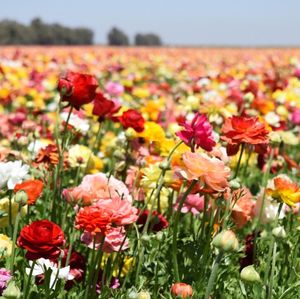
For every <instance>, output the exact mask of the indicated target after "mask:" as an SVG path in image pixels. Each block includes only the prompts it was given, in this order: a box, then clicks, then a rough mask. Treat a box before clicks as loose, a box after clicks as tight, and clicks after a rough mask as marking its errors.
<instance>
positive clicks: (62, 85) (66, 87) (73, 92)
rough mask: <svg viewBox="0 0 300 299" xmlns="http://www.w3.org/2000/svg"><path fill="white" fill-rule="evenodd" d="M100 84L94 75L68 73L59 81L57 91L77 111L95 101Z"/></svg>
mask: <svg viewBox="0 0 300 299" xmlns="http://www.w3.org/2000/svg"><path fill="white" fill-rule="evenodd" d="M97 87H98V82H97V80H96V78H95V77H94V76H92V75H87V74H80V73H75V72H68V73H67V74H66V75H65V76H64V77H61V78H60V79H59V81H58V86H57V89H58V91H59V92H60V93H61V96H62V100H63V101H67V102H69V103H70V105H71V106H73V107H74V108H76V109H79V108H80V107H81V106H82V105H84V104H88V103H90V102H91V101H93V99H94V97H95V94H96V89H97Z"/></svg>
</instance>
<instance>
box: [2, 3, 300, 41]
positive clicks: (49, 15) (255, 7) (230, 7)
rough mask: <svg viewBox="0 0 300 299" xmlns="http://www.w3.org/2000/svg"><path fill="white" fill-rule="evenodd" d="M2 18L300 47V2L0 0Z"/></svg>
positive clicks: (99, 35)
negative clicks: (40, 20) (40, 19)
mask: <svg viewBox="0 0 300 299" xmlns="http://www.w3.org/2000/svg"><path fill="white" fill-rule="evenodd" d="M0 4H1V10H0V19H4V18H8V19H14V20H18V21H20V22H23V23H29V22H30V20H31V19H32V18H34V17H36V16H39V17H41V18H42V19H43V20H44V21H47V22H60V23H62V24H65V25H68V26H87V27H90V28H91V29H93V30H94V32H95V41H96V42H97V43H105V42H106V35H107V32H108V31H109V29H110V28H111V27H112V26H117V27H120V28H121V29H122V30H124V31H125V32H126V33H127V34H128V35H129V37H130V38H131V40H133V37H134V35H135V34H136V33H137V32H142V33H147V32H154V33H158V34H160V36H161V37H162V39H163V41H164V42H165V43H166V44H171V45H172V44H175V45H242V46H247V45H252V46H254V45H292V46H293V45H294V46H295V45H300V33H299V31H300V0H0Z"/></svg>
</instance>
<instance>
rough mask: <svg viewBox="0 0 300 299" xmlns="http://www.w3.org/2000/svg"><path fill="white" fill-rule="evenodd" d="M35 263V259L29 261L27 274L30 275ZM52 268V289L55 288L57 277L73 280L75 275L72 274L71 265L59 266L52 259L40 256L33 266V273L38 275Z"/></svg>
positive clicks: (50, 285)
mask: <svg viewBox="0 0 300 299" xmlns="http://www.w3.org/2000/svg"><path fill="white" fill-rule="evenodd" d="M32 265H33V261H29V266H30V267H29V268H26V274H27V275H29V274H30V272H31V268H32ZM49 269H50V270H51V276H50V284H49V287H50V288H51V289H53V290H54V289H55V286H56V283H57V279H58V278H60V279H64V280H72V279H74V276H73V275H72V274H70V266H67V267H64V268H57V266H56V264H55V263H53V262H51V261H50V260H47V259H44V258H40V259H38V260H36V262H35V265H34V267H33V271H32V275H33V276H37V275H41V274H44V273H45V272H46V271H47V270H49Z"/></svg>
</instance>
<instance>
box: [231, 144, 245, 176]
mask: <svg viewBox="0 0 300 299" xmlns="http://www.w3.org/2000/svg"><path fill="white" fill-rule="evenodd" d="M244 150H245V143H242V148H241V152H240V156H239V160H238V163H237V166H236V169H235V174H234V177H233V178H234V179H235V178H236V177H237V176H238V173H239V170H240V167H241V161H242V156H243V153H244Z"/></svg>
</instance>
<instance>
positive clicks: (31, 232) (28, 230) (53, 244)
mask: <svg viewBox="0 0 300 299" xmlns="http://www.w3.org/2000/svg"><path fill="white" fill-rule="evenodd" d="M17 244H18V246H19V247H21V248H23V249H25V250H27V253H26V258H27V259H29V260H36V259H39V258H41V257H43V258H46V259H55V258H57V257H58V256H59V255H60V253H61V251H62V250H61V249H60V247H61V246H63V245H64V244H65V236H64V232H63V231H62V229H61V228H60V227H59V226H58V225H57V224H55V223H53V222H51V221H49V220H39V221H34V222H32V223H31V224H29V225H26V226H25V227H23V229H22V230H21V232H20V236H19V238H18V242H17Z"/></svg>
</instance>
